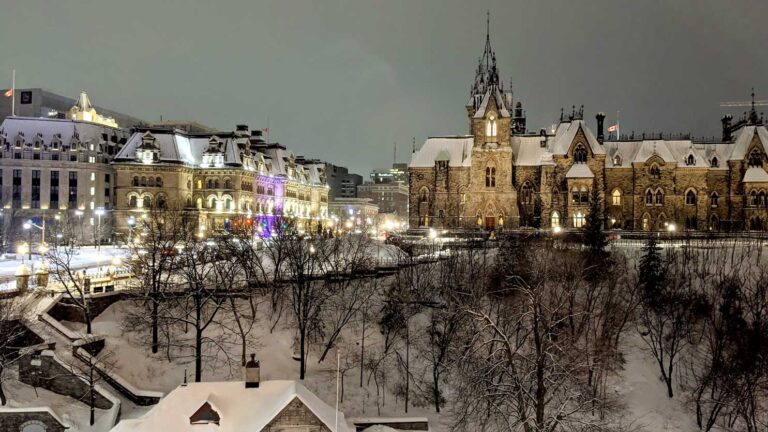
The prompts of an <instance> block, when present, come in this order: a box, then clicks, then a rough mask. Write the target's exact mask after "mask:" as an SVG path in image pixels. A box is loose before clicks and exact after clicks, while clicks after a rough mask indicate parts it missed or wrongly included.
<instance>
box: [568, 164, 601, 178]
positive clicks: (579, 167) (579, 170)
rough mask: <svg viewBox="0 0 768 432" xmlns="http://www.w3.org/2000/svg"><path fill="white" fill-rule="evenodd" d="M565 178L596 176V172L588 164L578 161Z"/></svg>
mask: <svg viewBox="0 0 768 432" xmlns="http://www.w3.org/2000/svg"><path fill="white" fill-rule="evenodd" d="M565 178H595V174H594V173H593V172H592V170H591V169H589V167H588V166H587V164H584V163H576V164H573V165H572V166H571V168H570V169H569V170H568V172H567V173H565Z"/></svg>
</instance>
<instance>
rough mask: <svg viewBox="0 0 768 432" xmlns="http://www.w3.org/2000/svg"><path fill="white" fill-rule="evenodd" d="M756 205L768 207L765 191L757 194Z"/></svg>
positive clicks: (767, 197) (767, 196)
mask: <svg viewBox="0 0 768 432" xmlns="http://www.w3.org/2000/svg"><path fill="white" fill-rule="evenodd" d="M757 204H758V205H761V206H763V207H767V206H768V195H766V193H765V191H760V193H759V194H757Z"/></svg>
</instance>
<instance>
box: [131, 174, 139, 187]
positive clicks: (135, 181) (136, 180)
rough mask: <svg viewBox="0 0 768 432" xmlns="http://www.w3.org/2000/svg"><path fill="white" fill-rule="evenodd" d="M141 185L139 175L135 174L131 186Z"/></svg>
mask: <svg viewBox="0 0 768 432" xmlns="http://www.w3.org/2000/svg"><path fill="white" fill-rule="evenodd" d="M138 185H139V176H133V181H132V182H131V186H138Z"/></svg>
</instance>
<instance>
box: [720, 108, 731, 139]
mask: <svg viewBox="0 0 768 432" xmlns="http://www.w3.org/2000/svg"><path fill="white" fill-rule="evenodd" d="M720 121H721V122H722V123H723V142H731V141H733V137H732V136H731V121H733V116H732V115H730V114H726V115H724V116H723V118H722V119H720Z"/></svg>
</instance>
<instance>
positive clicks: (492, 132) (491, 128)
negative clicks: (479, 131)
mask: <svg viewBox="0 0 768 432" xmlns="http://www.w3.org/2000/svg"><path fill="white" fill-rule="evenodd" d="M496 132H497V131H496V118H495V117H494V116H491V117H490V118H489V119H488V121H486V122H485V135H486V136H488V137H495V136H496Z"/></svg>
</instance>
